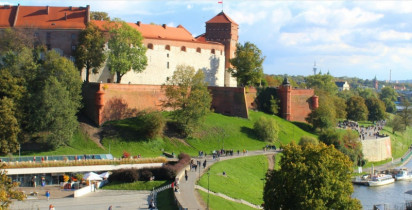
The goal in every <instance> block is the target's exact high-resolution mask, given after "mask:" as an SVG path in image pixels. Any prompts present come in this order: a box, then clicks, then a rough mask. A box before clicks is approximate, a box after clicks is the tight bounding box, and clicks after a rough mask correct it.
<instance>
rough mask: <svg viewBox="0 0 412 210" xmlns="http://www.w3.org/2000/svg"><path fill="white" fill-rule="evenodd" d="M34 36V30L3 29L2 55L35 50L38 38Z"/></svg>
mask: <svg viewBox="0 0 412 210" xmlns="http://www.w3.org/2000/svg"><path fill="white" fill-rule="evenodd" d="M33 34H34V29H28V28H27V29H20V28H5V29H3V30H2V33H0V54H4V53H5V52H8V51H21V50H22V49H24V48H34V45H35V43H36V38H35V37H34V36H33ZM37 44H39V43H37Z"/></svg>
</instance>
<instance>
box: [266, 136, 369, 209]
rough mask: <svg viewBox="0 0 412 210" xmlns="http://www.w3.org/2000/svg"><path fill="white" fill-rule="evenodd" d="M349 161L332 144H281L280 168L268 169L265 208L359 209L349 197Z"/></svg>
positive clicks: (350, 186)
mask: <svg viewBox="0 0 412 210" xmlns="http://www.w3.org/2000/svg"><path fill="white" fill-rule="evenodd" d="M351 171H352V163H351V161H350V160H349V158H348V157H347V156H345V155H344V154H342V153H341V152H339V151H338V150H336V149H335V148H334V147H333V146H326V145H325V144H323V143H320V144H319V145H313V144H309V145H307V146H306V147H300V146H298V145H296V144H294V143H291V144H288V145H286V146H285V147H284V150H283V153H282V159H281V160H280V169H278V170H273V171H269V172H268V174H267V178H266V184H265V188H264V193H263V200H264V207H265V209H268V210H271V209H361V208H362V206H361V203H360V202H359V200H357V199H354V198H352V197H351V194H352V193H353V186H352V183H351Z"/></svg>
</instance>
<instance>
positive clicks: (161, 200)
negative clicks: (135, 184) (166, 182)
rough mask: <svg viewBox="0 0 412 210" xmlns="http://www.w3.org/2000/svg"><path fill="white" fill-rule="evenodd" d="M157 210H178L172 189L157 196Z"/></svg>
mask: <svg viewBox="0 0 412 210" xmlns="http://www.w3.org/2000/svg"><path fill="white" fill-rule="evenodd" d="M157 209H159V210H178V209H179V208H178V207H177V204H176V201H175V197H174V195H173V190H172V189H167V190H164V191H162V192H160V193H158V194H157Z"/></svg>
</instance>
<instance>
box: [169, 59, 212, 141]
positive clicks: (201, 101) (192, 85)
mask: <svg viewBox="0 0 412 210" xmlns="http://www.w3.org/2000/svg"><path fill="white" fill-rule="evenodd" d="M204 79H205V76H204V74H203V71H201V70H199V71H197V73H196V74H195V70H194V68H193V67H191V66H184V65H178V66H177V67H176V70H175V71H174V72H173V76H172V77H171V78H170V79H168V80H167V81H166V83H165V84H164V85H163V87H162V88H163V89H164V90H165V93H166V98H167V99H166V101H164V102H163V106H164V107H165V108H172V109H173V110H174V112H172V117H173V119H174V120H175V121H176V122H177V125H178V127H179V128H180V129H181V131H182V133H183V134H184V135H190V134H191V133H192V132H193V131H194V129H195V128H196V127H197V125H198V124H199V122H200V120H201V119H203V118H204V116H206V115H207V114H209V113H210V106H211V102H212V97H211V96H210V93H209V90H208V89H207V83H206V82H205V81H204Z"/></svg>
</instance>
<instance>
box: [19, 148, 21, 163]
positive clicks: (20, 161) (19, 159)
mask: <svg viewBox="0 0 412 210" xmlns="http://www.w3.org/2000/svg"><path fill="white" fill-rule="evenodd" d="M20 148H21V145H20V144H19V162H21V158H20Z"/></svg>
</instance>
